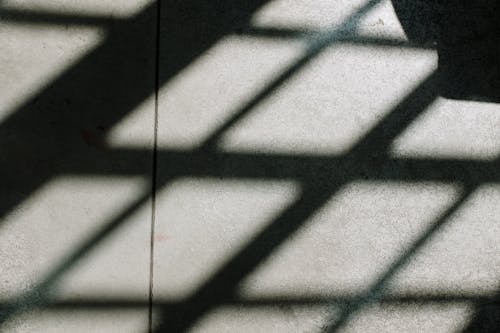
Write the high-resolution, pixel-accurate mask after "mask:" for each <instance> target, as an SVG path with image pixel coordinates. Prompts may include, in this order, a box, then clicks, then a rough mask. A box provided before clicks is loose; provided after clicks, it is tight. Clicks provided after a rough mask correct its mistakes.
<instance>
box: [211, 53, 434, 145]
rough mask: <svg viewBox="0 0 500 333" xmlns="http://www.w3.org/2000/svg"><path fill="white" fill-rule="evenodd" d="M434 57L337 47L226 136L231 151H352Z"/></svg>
mask: <svg viewBox="0 0 500 333" xmlns="http://www.w3.org/2000/svg"><path fill="white" fill-rule="evenodd" d="M435 63H436V56H435V54H434V52H429V51H418V52H417V51H414V50H408V49H377V48H371V47H359V46H348V45H343V46H337V47H335V46H333V47H331V48H329V49H327V50H326V51H325V52H323V53H322V54H321V55H320V56H319V57H318V58H316V59H314V61H313V62H312V63H311V64H308V65H307V66H306V67H305V68H303V69H302V70H300V71H298V72H297V73H296V74H295V76H294V77H292V78H291V79H290V80H289V81H288V82H286V83H285V84H284V85H283V86H282V87H281V89H279V90H278V91H276V92H275V93H274V94H273V95H272V96H270V97H269V98H267V99H266V100H264V101H263V102H262V103H261V104H260V105H258V106H257V107H256V108H255V109H254V110H253V111H252V112H251V113H249V114H248V116H247V117H245V118H244V119H243V120H241V121H240V122H239V123H238V124H236V125H235V126H233V127H232V128H231V129H230V130H229V131H227V132H226V135H225V136H224V137H223V140H222V143H221V148H222V149H223V150H226V151H251V152H253V151H259V152H266V153H273V152H286V153H296V154H301V153H307V154H340V153H345V152H347V151H348V150H349V149H350V148H351V147H352V146H353V145H355V144H356V142H357V141H359V140H360V139H361V138H362V137H363V136H364V135H365V134H366V133H367V132H368V131H369V130H370V129H371V128H372V127H373V126H375V125H376V124H377V123H378V122H379V121H381V119H382V118H383V117H384V116H385V115H386V114H387V113H389V112H390V111H391V109H392V108H393V107H394V105H396V104H397V103H398V102H399V101H400V100H401V99H402V98H404V97H405V96H406V95H407V94H408V93H410V92H411V91H412V89H414V88H415V86H417V85H418V84H419V82H421V80H423V79H424V78H425V77H426V76H427V75H428V74H429V72H431V71H432V70H433V69H434V67H435Z"/></svg>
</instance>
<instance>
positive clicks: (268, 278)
mask: <svg viewBox="0 0 500 333" xmlns="http://www.w3.org/2000/svg"><path fill="white" fill-rule="evenodd" d="M457 191H458V189H457V187H456V186H454V185H447V184H439V183H385V182H384V183H379V182H355V183H352V184H349V185H348V186H346V187H345V188H343V189H342V190H341V191H340V192H339V193H337V195H335V196H334V197H332V199H331V200H330V201H329V202H328V203H327V204H326V205H325V206H324V207H323V208H322V209H321V210H319V211H318V212H317V214H316V215H314V216H313V217H312V218H311V219H310V220H309V221H307V222H306V223H305V224H304V226H303V227H302V229H301V230H299V231H298V232H297V234H296V235H295V236H293V237H291V238H289V239H288V240H287V242H286V243H284V245H283V246H281V248H279V249H278V250H276V251H275V252H274V253H273V254H271V256H270V258H269V259H268V260H267V261H266V262H264V263H263V264H262V265H261V266H260V267H258V268H257V269H256V270H255V271H254V273H252V274H251V275H250V276H249V277H248V278H247V279H246V280H244V282H243V283H242V284H241V288H240V294H241V296H242V297H262V296H266V297H273V296H279V295H282V296H298V297H300V296H309V297H314V296H320V297H325V296H328V295H331V296H349V295H351V296H352V295H356V294H358V293H362V292H363V291H364V290H366V289H367V288H369V287H370V285H371V284H373V283H374V282H375V280H376V278H377V277H379V276H380V275H381V274H382V273H383V272H385V270H386V269H388V267H389V266H390V265H391V263H392V262H393V261H394V260H396V259H397V258H398V257H399V256H400V255H402V254H404V253H405V251H406V248H407V246H409V245H410V244H412V242H413V241H415V240H416V239H417V238H418V237H419V236H420V235H421V234H422V232H423V231H424V230H426V228H428V226H429V225H430V224H431V223H432V222H433V221H434V219H435V218H436V217H437V216H438V215H439V214H440V213H441V212H442V211H443V210H444V209H446V208H447V207H448V206H449V205H450V204H451V202H452V201H453V199H454V198H455V196H456V194H457Z"/></svg>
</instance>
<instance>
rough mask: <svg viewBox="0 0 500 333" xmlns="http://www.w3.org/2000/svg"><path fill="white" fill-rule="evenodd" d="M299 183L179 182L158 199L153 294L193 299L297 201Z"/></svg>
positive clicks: (206, 180)
mask: <svg viewBox="0 0 500 333" xmlns="http://www.w3.org/2000/svg"><path fill="white" fill-rule="evenodd" d="M299 191H300V190H299V187H298V185H297V184H296V183H294V182H285V181H283V182H280V181H277V182H266V181H251V182H250V181H236V180H235V181H228V180H224V181H223V180H219V179H204V180H203V179H190V178H186V179H180V180H178V181H175V182H174V183H172V184H170V185H169V186H167V187H166V188H165V189H164V190H163V191H162V192H161V193H160V194H159V195H158V197H157V213H156V221H157V222H156V228H155V258H154V265H155V273H154V278H155V280H154V283H153V285H154V295H155V297H165V298H167V299H172V298H180V297H185V296H188V295H189V294H190V293H192V292H194V291H195V290H196V288H197V287H199V286H200V285H201V284H202V283H203V282H204V281H206V280H207V279H208V278H209V277H210V276H211V275H212V274H213V273H214V272H216V271H217V270H218V269H219V268H220V267H221V265H223V264H224V263H225V262H226V261H227V260H228V259H229V258H231V257H232V256H233V255H235V254H236V253H238V251H239V250H241V249H243V248H244V247H245V246H246V245H247V243H248V242H249V241H251V240H252V238H253V237H254V236H255V235H256V234H257V233H258V232H259V231H261V230H262V229H263V228H265V227H266V226H267V225H268V224H269V223H270V222H271V221H272V220H273V218H275V217H276V216H277V215H278V214H279V213H280V212H281V211H283V210H284V209H285V208H286V207H287V206H288V205H289V204H290V203H291V202H292V201H293V200H294V199H296V197H297V196H298V192H299Z"/></svg>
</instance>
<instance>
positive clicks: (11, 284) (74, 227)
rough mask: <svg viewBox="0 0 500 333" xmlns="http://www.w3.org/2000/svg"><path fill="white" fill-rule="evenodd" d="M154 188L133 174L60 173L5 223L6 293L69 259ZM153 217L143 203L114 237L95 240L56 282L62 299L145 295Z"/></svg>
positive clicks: (1, 231)
mask: <svg viewBox="0 0 500 333" xmlns="http://www.w3.org/2000/svg"><path fill="white" fill-rule="evenodd" d="M149 191H150V186H149V184H148V182H147V181H146V180H145V179H143V178H133V177H127V178H118V177H109V176H108V177H92V178H73V177H61V178H57V179H55V180H53V181H51V182H49V183H46V184H45V185H44V186H43V187H42V188H41V189H39V190H38V191H37V192H36V193H35V194H33V195H32V196H31V197H30V198H29V199H28V200H26V201H25V202H23V203H22V204H21V205H20V206H18V207H17V208H16V209H15V210H14V211H13V212H11V213H10V214H9V215H8V216H7V218H6V219H5V220H4V221H3V222H2V225H1V228H0V262H1V263H2V269H5V271H4V272H5V274H3V276H2V279H1V281H0V295H1V298H2V299H3V300H5V299H6V298H8V297H14V296H17V295H19V294H20V293H21V292H24V291H26V290H28V289H30V288H32V287H34V286H35V285H36V284H37V283H40V282H41V281H42V280H43V279H44V278H45V277H46V276H47V274H48V273H49V272H51V271H52V270H53V269H55V268H56V267H60V265H61V264H63V263H66V264H67V263H68V262H67V261H65V260H66V259H67V258H68V256H70V255H71V254H73V253H74V252H75V251H76V250H77V249H79V248H80V247H81V246H82V245H83V243H84V242H86V241H88V240H89V238H90V237H91V236H93V235H95V233H99V232H101V231H102V228H104V227H105V226H107V223H109V222H110V221H112V219H113V218H114V217H116V216H117V214H119V213H121V212H122V211H123V210H124V209H126V208H127V207H129V205H130V204H132V203H133V202H134V201H135V200H136V198H137V197H140V196H141V195H147V194H149ZM150 221H151V211H150V206H149V205H147V202H145V204H144V206H143V208H142V209H138V210H137V211H136V212H135V213H134V214H133V215H130V216H127V217H126V219H125V220H124V221H123V222H122V224H121V225H120V226H119V227H117V228H116V229H115V230H114V231H113V233H111V235H109V237H106V238H104V239H103V240H102V241H101V242H99V243H92V244H90V245H91V250H90V251H89V252H88V253H85V256H84V257H83V259H82V260H81V261H79V262H76V263H74V264H75V265H74V267H72V268H71V270H69V271H68V272H67V273H66V274H65V275H64V276H62V280H58V281H56V282H57V284H56V285H55V286H56V287H57V288H56V290H57V296H58V297H74V296H77V295H86V296H89V297H91V296H92V295H94V296H103V295H111V296H113V295H114V296H119V295H123V294H127V295H130V296H136V297H146V296H147V290H148V271H149V268H148V267H149V265H148V260H149V259H148V258H149V250H148V248H149V238H150V236H149V225H150ZM55 240H57V241H55Z"/></svg>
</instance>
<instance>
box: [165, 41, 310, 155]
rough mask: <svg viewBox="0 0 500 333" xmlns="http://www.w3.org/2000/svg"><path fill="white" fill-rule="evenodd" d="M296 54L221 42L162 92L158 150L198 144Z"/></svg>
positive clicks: (283, 48) (264, 44) (296, 47)
mask: <svg viewBox="0 0 500 333" xmlns="http://www.w3.org/2000/svg"><path fill="white" fill-rule="evenodd" d="M300 50H301V44H300V43H299V42H289V41H287V42H280V41H273V40H269V39H262V40H261V39H258V38H243V37H238V36H233V37H227V38H224V39H223V40H221V41H220V42H219V43H218V44H216V45H215V46H214V47H213V48H211V49H209V50H208V51H206V52H205V53H204V54H203V55H202V56H201V57H200V58H198V59H197V60H196V61H195V62H193V63H192V64H191V65H190V66H188V67H187V68H186V69H185V70H184V71H182V72H181V73H180V74H179V75H177V76H176V77H175V78H173V79H172V80H171V81H170V82H168V83H167V84H166V85H165V86H163V87H162V89H161V90H160V93H159V128H160V132H159V136H158V145H159V146H160V147H176V148H191V147H193V146H195V145H197V144H199V143H201V142H202V141H203V139H205V138H206V137H207V136H208V135H210V134H211V133H212V131H213V130H215V129H216V128H217V127H219V126H221V125H222V124H224V122H225V121H226V120H227V119H228V118H229V117H230V116H232V115H233V114H234V113H235V112H237V110H238V109H239V108H241V107H242V106H243V105H244V104H245V103H246V102H247V101H248V100H250V99H251V98H252V97H253V96H254V95H255V94H256V93H257V92H258V91H259V90H260V89H262V88H263V87H264V86H265V85H266V84H267V83H268V82H269V80H271V79H273V78H274V77H275V76H277V75H278V73H280V71H281V70H282V69H283V68H284V67H286V66H287V65H288V64H290V63H291V61H292V60H293V59H294V58H295V57H296V56H297V55H298V54H299V53H300Z"/></svg>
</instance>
